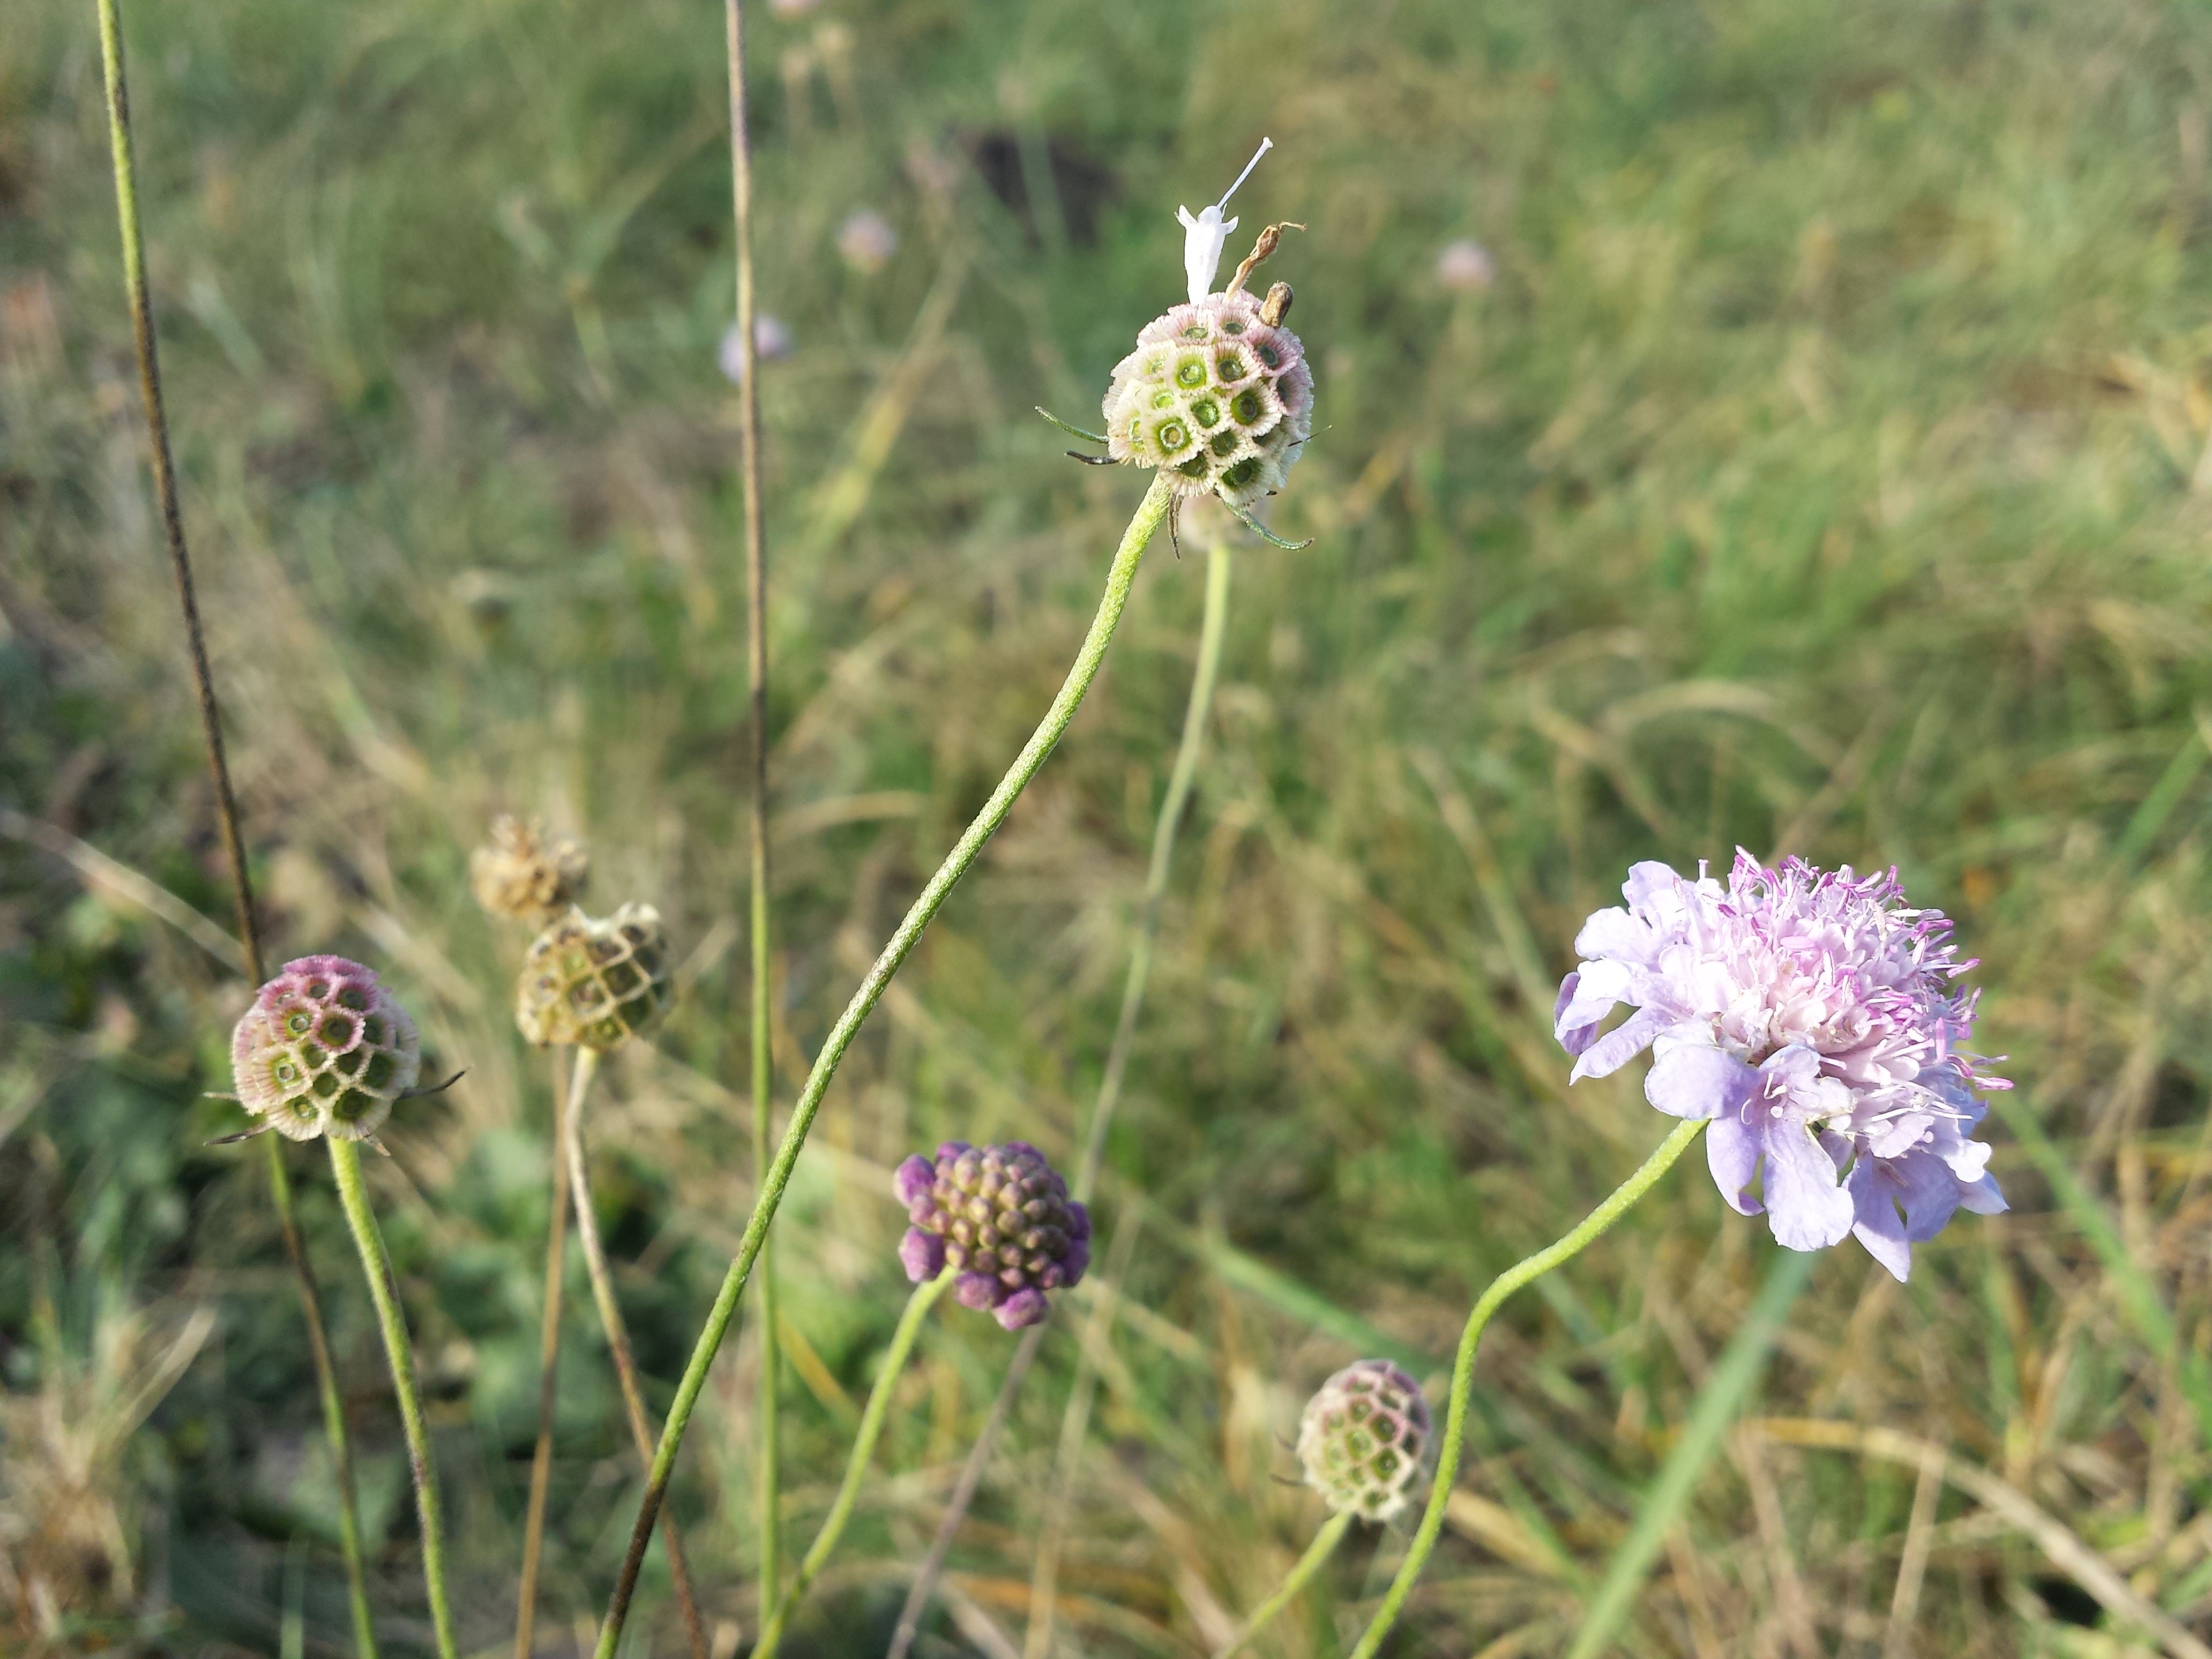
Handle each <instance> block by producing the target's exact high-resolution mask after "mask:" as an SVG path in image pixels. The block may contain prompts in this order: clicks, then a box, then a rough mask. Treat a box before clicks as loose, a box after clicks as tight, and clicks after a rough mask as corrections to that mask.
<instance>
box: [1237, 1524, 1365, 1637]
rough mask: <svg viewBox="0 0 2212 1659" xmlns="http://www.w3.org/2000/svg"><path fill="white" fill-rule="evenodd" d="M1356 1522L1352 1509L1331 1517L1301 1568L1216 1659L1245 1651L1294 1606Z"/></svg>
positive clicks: (1308, 1549)
mask: <svg viewBox="0 0 2212 1659" xmlns="http://www.w3.org/2000/svg"><path fill="white" fill-rule="evenodd" d="M1351 1529H1352V1511H1351V1510H1339V1511H1338V1512H1337V1513H1336V1514H1334V1515H1332V1516H1329V1517H1328V1522H1326V1523H1325V1524H1324V1525H1323V1526H1322V1529H1321V1530H1320V1531H1319V1532H1317V1533H1316V1534H1314V1541H1313V1542H1312V1543H1310V1544H1309V1545H1307V1546H1306V1553H1304V1555H1301V1556H1300V1557H1298V1564H1297V1565H1296V1566H1294V1567H1292V1568H1291V1571H1290V1573H1289V1575H1288V1576H1287V1577H1285V1578H1284V1580H1283V1582H1282V1583H1279V1584H1278V1585H1276V1586H1275V1589H1274V1593H1273V1595H1270V1596H1268V1598H1267V1600H1266V1601H1262V1602H1261V1603H1260V1605H1259V1606H1258V1607H1255V1608H1254V1609H1253V1610H1252V1616H1251V1617H1250V1618H1249V1619H1248V1620H1245V1621H1244V1628H1243V1629H1242V1630H1240V1631H1238V1632H1237V1634H1236V1635H1234V1636H1232V1637H1231V1638H1229V1640H1228V1642H1227V1643H1226V1644H1224V1645H1223V1646H1222V1647H1221V1648H1220V1649H1219V1650H1218V1651H1216V1652H1215V1654H1214V1656H1213V1659H1230V1656H1231V1654H1233V1653H1237V1652H1239V1651H1240V1650H1243V1648H1244V1646H1245V1645H1246V1644H1248V1643H1249V1642H1250V1641H1251V1639H1252V1638H1254V1637H1255V1636H1257V1635H1258V1634H1259V1633H1260V1632H1261V1631H1263V1630H1265V1629H1267V1626H1268V1625H1269V1624H1270V1623H1271V1622H1272V1621H1273V1619H1274V1617H1275V1615H1276V1614H1277V1613H1280V1612H1281V1611H1282V1610H1283V1609H1284V1608H1285V1607H1288V1606H1290V1604H1291V1601H1293V1600H1294V1599H1295V1598H1296V1597H1297V1593H1298V1592H1299V1591H1300V1590H1302V1589H1304V1588H1305V1587H1306V1581H1307V1580H1308V1579H1310V1578H1311V1577H1313V1576H1314V1574H1316V1572H1319V1571H1321V1565H1322V1562H1324V1561H1326V1560H1328V1558H1329V1557H1330V1556H1331V1555H1333V1554H1334V1553H1335V1552H1336V1547H1337V1545H1339V1544H1340V1543H1341V1542H1342V1541H1343V1540H1344V1534H1346V1532H1349V1531H1350V1530H1351Z"/></svg>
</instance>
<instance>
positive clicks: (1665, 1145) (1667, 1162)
mask: <svg viewBox="0 0 2212 1659" xmlns="http://www.w3.org/2000/svg"><path fill="white" fill-rule="evenodd" d="M1704 1129H1705V1119H1703V1118H1691V1119H1689V1120H1688V1121H1686V1122H1683V1123H1680V1124H1677V1125H1676V1126H1675V1127H1674V1133H1671V1134H1669V1135H1668V1137H1667V1139H1664V1140H1662V1141H1661V1142H1660V1143H1659V1146H1658V1150H1657V1151H1656V1152H1653V1153H1652V1154H1651V1156H1650V1157H1649V1158H1645V1159H1644V1163H1643V1165H1642V1167H1640V1168H1639V1169H1638V1170H1637V1171H1636V1173H1635V1174H1634V1175H1632V1176H1629V1177H1628V1179H1627V1180H1626V1181H1624V1182H1621V1183H1620V1186H1618V1187H1616V1188H1613V1192H1612V1194H1610V1195H1609V1196H1607V1199H1606V1200H1605V1201H1604V1202H1603V1203H1602V1204H1601V1205H1599V1206H1597V1208H1595V1210H1592V1211H1591V1212H1589V1216H1588V1217H1587V1218H1584V1219H1583V1223H1582V1225H1580V1226H1578V1227H1577V1228H1576V1229H1575V1230H1574V1231H1572V1232H1571V1233H1569V1234H1568V1235H1567V1236H1566V1237H1564V1238H1562V1239H1560V1240H1559V1242H1558V1243H1555V1244H1549V1245H1547V1246H1546V1247H1545V1248H1544V1249H1541V1250H1539V1251H1537V1252H1536V1254H1535V1255H1532V1256H1530V1257H1529V1258H1528V1260H1527V1261H1518V1262H1516V1263H1515V1264H1514V1265H1513V1266H1512V1267H1508V1268H1507V1269H1506V1270H1505V1271H1504V1273H1500V1274H1498V1277H1497V1278H1496V1279H1493V1280H1492V1281H1491V1285H1490V1288H1489V1289H1488V1290H1486V1291H1484V1292H1483V1293H1482V1299H1481V1300H1480V1301H1479V1302H1477V1303H1476V1304H1474V1312H1473V1313H1471V1314H1469V1315H1468V1316H1467V1328H1466V1329H1465V1330H1464V1331H1462V1332H1461V1333H1460V1339H1459V1352H1458V1354H1457V1356H1456V1357H1455V1358H1454V1359H1453V1361H1452V1380H1451V1404H1450V1407H1449V1412H1448V1413H1447V1414H1446V1416H1445V1418H1444V1437H1443V1444H1442V1446H1441V1448H1440V1449H1439V1452H1438V1455H1437V1476H1436V1480H1435V1483H1434V1484H1433V1485H1432V1486H1431V1487H1430V1489H1429V1506H1428V1508H1427V1509H1426V1510H1423V1511H1422V1514H1421V1524H1420V1526H1419V1528H1417V1529H1416V1530H1415V1532H1414V1534H1413V1546H1412V1547H1411V1548H1409V1549H1408V1550H1407V1552H1406V1559H1405V1560H1404V1562H1403V1563H1401V1565H1400V1566H1399V1568H1398V1576H1397V1577H1395V1578H1393V1579H1392V1580H1391V1581H1390V1589H1389V1593H1388V1594H1386V1595H1384V1596H1383V1605H1382V1607H1379V1608H1378V1609H1376V1613H1375V1617H1374V1619H1373V1620H1371V1621H1370V1623H1369V1625H1368V1626H1367V1630H1366V1633H1365V1634H1364V1635H1363V1636H1361V1637H1360V1638H1359V1645H1358V1647H1355V1648H1354V1649H1352V1659H1375V1653H1376V1650H1377V1649H1379V1648H1380V1647H1381V1646H1382V1645H1383V1638H1384V1637H1386V1636H1388V1635H1389V1633H1390V1626H1393V1625H1395V1624H1396V1623H1397V1622H1398V1614H1399V1612H1400V1610H1401V1609H1402V1608H1403V1607H1405V1605H1406V1598H1407V1596H1409V1595H1412V1594H1413V1583H1414V1581H1415V1580H1416V1579H1418V1578H1419V1577H1420V1576H1421V1569H1422V1568H1424V1567H1425V1566H1426V1565H1428V1563H1429V1554H1430V1552H1431V1551H1432V1550H1434V1549H1435V1548H1436V1547H1437V1534H1438V1533H1440V1532H1442V1531H1443V1524H1444V1506H1445V1504H1447V1503H1448V1502H1449V1500H1450V1498H1451V1490H1452V1484H1453V1482H1455V1480H1458V1479H1459V1458H1460V1449H1461V1447H1462V1444H1463V1443H1465V1441H1466V1439H1467V1406H1468V1395H1470V1394H1471V1393H1473V1392H1474V1349H1475V1345H1476V1344H1477V1343H1478V1342H1480V1341H1481V1340H1482V1329H1483V1327H1484V1326H1486V1325H1487V1324H1489V1323H1490V1316H1491V1315H1492V1314H1494V1313H1496V1312H1497V1311H1498V1305H1499V1304H1501V1303H1503V1302H1504V1300H1505V1298H1506V1297H1509V1296H1510V1295H1512V1294H1513V1292H1514V1291H1517V1290H1519V1289H1520V1288H1521V1287H1522V1285H1526V1284H1528V1282H1529V1281H1530V1280H1531V1279H1541V1278H1542V1277H1543V1276H1544V1275H1545V1274H1546V1273H1549V1272H1551V1271H1552V1269H1553V1268H1554V1267H1558V1266H1559V1264H1560V1263H1561V1262H1563V1261H1567V1260H1568V1259H1570V1258H1571V1257H1572V1256H1575V1255H1579V1254H1580V1253H1581V1252H1582V1250H1583V1248H1584V1247H1585V1246H1586V1245H1588V1244H1589V1243H1590V1241H1591V1240H1593V1239H1595V1237H1597V1236H1598V1235H1599V1234H1600V1233H1602V1232H1603V1231H1606V1229H1607V1228H1608V1227H1610V1226H1612V1225H1613V1223H1614V1222H1616V1221H1618V1220H1620V1218H1621V1217H1623V1216H1624V1215H1626V1214H1627V1213H1628V1212H1629V1211H1630V1210H1632V1209H1633V1208H1634V1207H1635V1206H1636V1202H1637V1200H1638V1199H1640V1198H1642V1197H1643V1196H1644V1194H1646V1193H1648V1192H1650V1190H1651V1188H1653V1187H1654V1186H1656V1185H1657V1184H1658V1181H1659V1177H1660V1176H1663V1175H1665V1174H1666V1173H1667V1171H1668V1170H1669V1169H1671V1168H1673V1167H1674V1160H1675V1159H1676V1158H1680V1157H1681V1155H1682V1154H1683V1153H1684V1152H1687V1151H1689V1150H1690V1143H1691V1142H1692V1141H1693V1140H1695V1139H1697V1138H1698V1136H1699V1134H1700V1133H1702V1132H1703V1131H1704Z"/></svg>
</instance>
